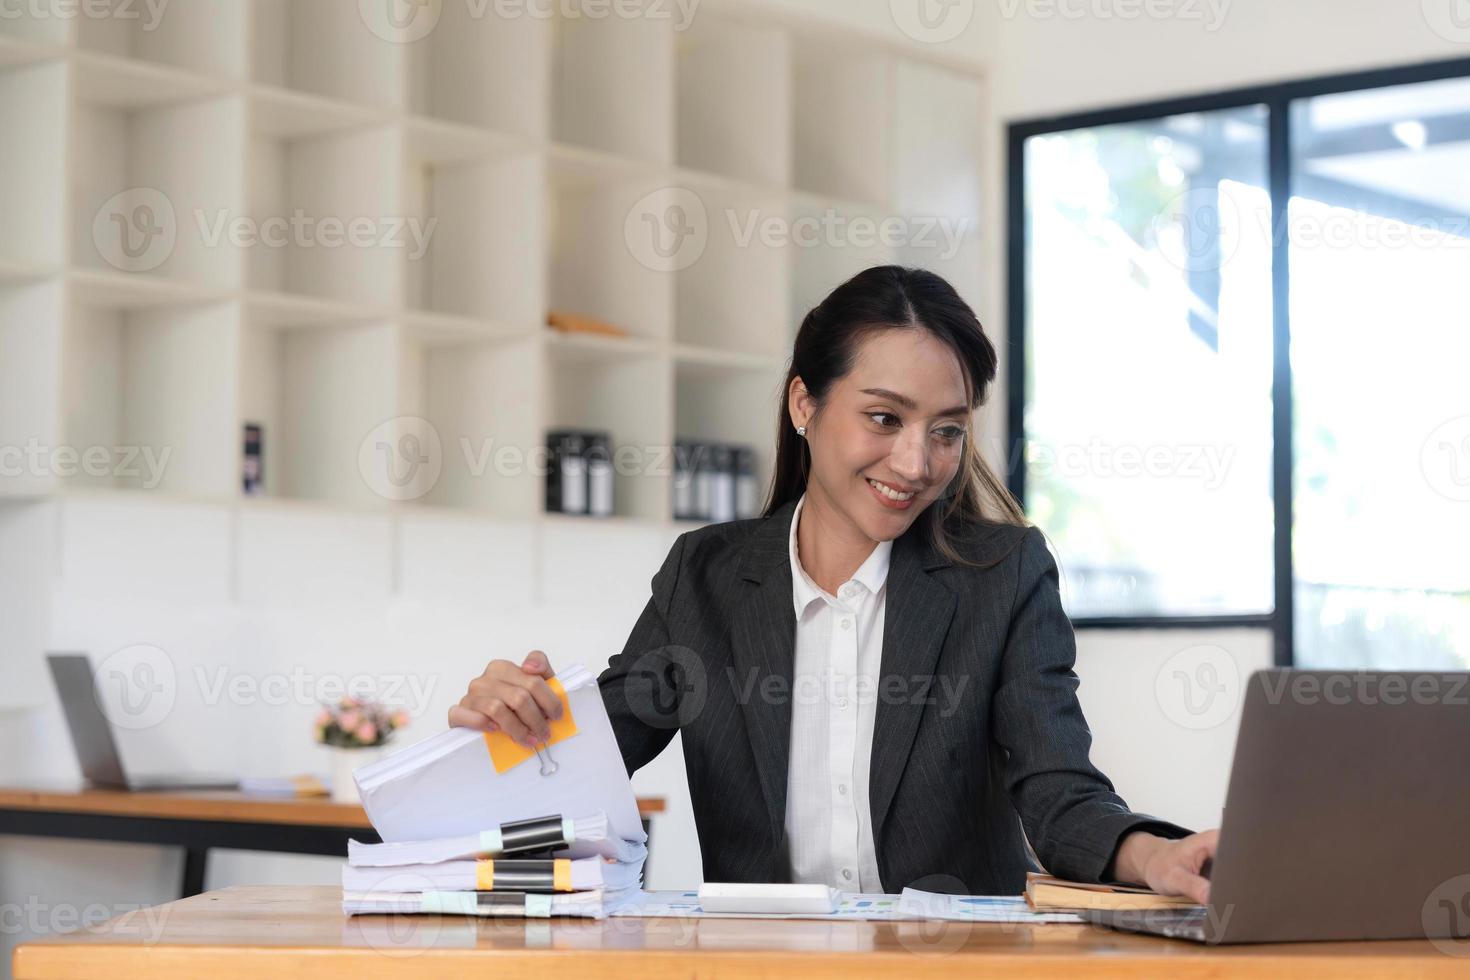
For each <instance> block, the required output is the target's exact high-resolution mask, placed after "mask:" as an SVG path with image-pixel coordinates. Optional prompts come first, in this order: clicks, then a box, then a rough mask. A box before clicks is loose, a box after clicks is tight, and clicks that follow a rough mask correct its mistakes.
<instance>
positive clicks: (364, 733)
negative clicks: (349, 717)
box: [357, 721, 378, 745]
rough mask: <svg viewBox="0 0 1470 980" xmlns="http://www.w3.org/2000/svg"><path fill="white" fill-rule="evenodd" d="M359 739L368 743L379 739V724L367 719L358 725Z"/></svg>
mask: <svg viewBox="0 0 1470 980" xmlns="http://www.w3.org/2000/svg"><path fill="white" fill-rule="evenodd" d="M357 740H358V741H359V742H364V743H366V744H368V745H371V744H373V743H374V742H376V741H377V740H378V726H376V725H374V724H373V723H372V722H370V721H365V722H363V723H362V724H361V725H358V726H357Z"/></svg>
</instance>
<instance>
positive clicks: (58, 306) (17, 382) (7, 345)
mask: <svg viewBox="0 0 1470 980" xmlns="http://www.w3.org/2000/svg"><path fill="white" fill-rule="evenodd" d="M65 302H66V289H65V285H64V280H62V279H61V278H59V277H58V278H54V279H48V280H45V281H42V282H33V283H23V284H14V285H5V286H0V446H10V447H16V448H18V449H20V450H21V451H22V452H25V451H26V448H27V447H28V446H30V445H32V444H34V445H37V446H40V447H47V448H54V447H58V446H60V445H61V443H62V433H61V323H62V317H63V311H64V308H65V307H64V304H65ZM7 462H9V463H10V464H11V466H9V467H7V468H6V469H7V470H10V472H3V473H0V497H4V496H5V495H26V494H39V493H45V492H47V491H50V490H52V489H54V488H55V486H56V475H55V473H54V472H50V468H48V467H42V468H41V469H38V470H33V469H32V468H31V467H29V466H27V465H24V464H25V460H24V459H21V460H8V461H7ZM17 463H20V464H21V465H19V466H17V465H16V464H17Z"/></svg>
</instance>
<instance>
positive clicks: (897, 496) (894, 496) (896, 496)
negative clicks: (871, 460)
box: [868, 477, 915, 501]
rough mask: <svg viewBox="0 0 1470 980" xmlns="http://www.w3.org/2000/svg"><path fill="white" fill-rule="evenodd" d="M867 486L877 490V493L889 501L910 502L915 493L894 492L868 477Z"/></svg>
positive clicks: (907, 491)
mask: <svg viewBox="0 0 1470 980" xmlns="http://www.w3.org/2000/svg"><path fill="white" fill-rule="evenodd" d="M868 485H869V486H871V487H872V488H873V489H874V490H877V491H878V492H879V493H881V494H883V496H885V497H887V498H888V499H889V500H896V501H903V500H912V499H913V496H914V493H915V491H913V490H895V489H894V488H893V487H890V486H889V485H888V484H886V483H882V482H879V481H878V480H874V479H873V478H872V477H868Z"/></svg>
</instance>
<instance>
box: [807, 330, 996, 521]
mask: <svg viewBox="0 0 1470 980" xmlns="http://www.w3.org/2000/svg"><path fill="white" fill-rule="evenodd" d="M787 397H788V403H789V406H790V409H791V417H792V419H794V420H795V423H796V424H797V425H804V426H806V427H807V432H806V438H807V443H808V445H809V448H810V449H811V455H812V468H811V472H810V474H809V475H808V477H807V491H808V493H811V494H815V495H818V496H820V497H822V498H824V501H825V503H826V504H827V505H830V506H832V507H833V508H834V509H835V510H836V511H837V512H838V513H839V514H841V515H843V516H845V517H846V518H847V519H848V520H849V521H851V522H852V524H854V525H855V526H856V527H858V528H859V529H861V530H862V531H863V532H864V533H865V534H866V535H867V536H868V537H869V538H871V539H872V540H874V541H889V540H892V539H894V538H896V537H898V536H899V535H901V534H903V532H904V531H906V530H908V528H909V526H910V525H911V524H913V522H914V520H915V519H916V518H918V516H919V515H920V514H921V513H923V512H924V508H926V507H928V506H929V505H930V504H932V503H933V502H934V501H935V500H936V499H937V498H938V497H939V495H940V494H941V493H942V492H943V491H944V489H945V487H947V486H948V485H949V482H950V480H951V479H953V477H954V475H955V473H956V472H957V471H958V470H959V466H960V461H961V458H962V454H963V450H964V441H965V440H966V439H967V438H970V434H969V427H970V423H971V417H970V409H969V407H968V405H967V403H966V399H965V379H964V374H963V373H962V372H961V370H960V362H959V358H958V357H956V356H955V353H954V352H953V351H952V350H950V349H949V348H948V347H946V346H945V345H944V344H943V343H941V342H940V341H939V340H938V339H937V338H935V336H934V335H933V334H931V333H930V332H929V331H927V330H923V329H893V330H881V331H878V332H876V333H873V334H870V335H869V336H868V338H867V339H866V340H864V341H863V342H862V343H861V345H860V347H859V349H858V355H857V358H856V363H855V364H854V367H853V369H852V371H850V372H849V373H848V374H847V376H846V377H844V378H841V379H839V380H838V381H836V382H835V383H834V384H833V385H832V387H831V389H830V390H829V391H828V393H827V398H826V400H825V402H824V403H823V405H822V407H821V412H820V413H818V412H817V404H816V402H815V401H814V400H813V399H812V397H811V396H810V395H809V394H808V393H807V391H806V388H805V386H804V385H802V383H801V379H800V378H795V379H793V380H792V383H791V389H790V391H788V392H787ZM809 503H810V501H809Z"/></svg>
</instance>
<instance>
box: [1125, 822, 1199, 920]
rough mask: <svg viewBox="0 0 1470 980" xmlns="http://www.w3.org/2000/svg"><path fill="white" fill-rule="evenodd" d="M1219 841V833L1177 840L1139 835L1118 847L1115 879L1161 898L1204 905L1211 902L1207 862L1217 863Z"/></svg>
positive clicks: (1126, 838) (1133, 836) (1133, 835)
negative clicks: (1174, 897) (1135, 884)
mask: <svg viewBox="0 0 1470 980" xmlns="http://www.w3.org/2000/svg"><path fill="white" fill-rule="evenodd" d="M1219 840H1220V831H1218V830H1206V831H1204V832H1202V833H1198V834H1190V835H1189V836H1188V837H1181V838H1180V839H1178V840H1166V839H1165V838H1163V837H1156V836H1154V835H1153V834H1150V833H1145V832H1143V831H1136V832H1134V833H1131V834H1129V835H1128V836H1127V837H1125V838H1123V842H1122V843H1121V844H1119V845H1118V857H1117V860H1116V861H1115V862H1114V868H1113V871H1114V876H1115V877H1116V878H1117V879H1118V880H1119V881H1136V882H1138V883H1139V884H1143V885H1147V886H1148V887H1149V888H1152V889H1153V890H1154V891H1156V892H1158V893H1159V894H1160V895H1183V896H1185V897H1186V898H1189V899H1190V900H1192V901H1195V902H1198V903H1199V904H1200V905H1204V904H1205V903H1207V902H1208V901H1209V900H1210V881H1209V878H1207V877H1205V875H1206V873H1207V871H1206V862H1209V861H1213V860H1214V859H1215V847H1216V845H1217V844H1218V843H1219Z"/></svg>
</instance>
